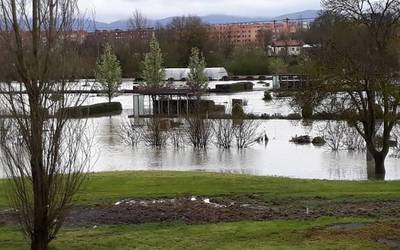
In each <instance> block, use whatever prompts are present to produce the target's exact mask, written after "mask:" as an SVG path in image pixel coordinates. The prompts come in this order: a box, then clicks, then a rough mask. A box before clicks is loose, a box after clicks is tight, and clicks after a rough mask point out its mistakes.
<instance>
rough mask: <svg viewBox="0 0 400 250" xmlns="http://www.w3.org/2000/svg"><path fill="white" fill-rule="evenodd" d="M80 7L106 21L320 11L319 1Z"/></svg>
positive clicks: (98, 0) (149, 1)
mask: <svg viewBox="0 0 400 250" xmlns="http://www.w3.org/2000/svg"><path fill="white" fill-rule="evenodd" d="M79 4H80V7H81V8H82V9H85V10H93V9H95V12H96V16H97V19H99V20H105V21H112V20H117V19H123V18H126V17H128V16H129V15H130V14H131V13H132V12H133V11H134V10H135V9H139V10H141V11H142V12H143V13H144V14H145V15H147V16H148V17H150V18H162V17H168V16H174V15H187V14H195V15H208V14H226V15H241V16H253V17H254V16H257V17H258V16H260V17H266V16H277V15H280V14H283V13H288V12H296V11H302V10H305V9H319V8H320V0H301V1H299V0H247V1H244V0H167V1H166V0H113V1H110V0H79Z"/></svg>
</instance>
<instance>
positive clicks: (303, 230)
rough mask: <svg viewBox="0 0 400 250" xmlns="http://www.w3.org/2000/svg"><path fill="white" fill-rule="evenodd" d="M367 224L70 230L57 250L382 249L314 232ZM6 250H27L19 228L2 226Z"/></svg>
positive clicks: (54, 246) (0, 231)
mask: <svg viewBox="0 0 400 250" xmlns="http://www.w3.org/2000/svg"><path fill="white" fill-rule="evenodd" d="M355 221H359V222H362V221H361V220H357V219H334V218H320V219H317V220H307V221H298V220H291V221H266V222H237V223H222V224H209V225H183V224H176V225H131V226H105V227H97V228H79V229H77V228H68V229H64V230H63V231H62V232H61V233H60V235H59V237H58V239H57V240H55V241H54V242H53V243H52V249H82V250H83V249H382V245H379V244H377V243H376V242H374V241H367V240H365V239H354V238H351V237H349V238H346V237H345V238H340V239H330V238H327V239H321V238H319V237H313V236H310V233H311V229H312V228H315V227H318V226H324V225H328V224H332V223H347V222H355ZM0 242H2V244H0V249H26V248H27V245H26V243H24V241H23V240H22V238H21V236H20V234H19V233H18V231H16V230H15V229H9V228H1V227H0Z"/></svg>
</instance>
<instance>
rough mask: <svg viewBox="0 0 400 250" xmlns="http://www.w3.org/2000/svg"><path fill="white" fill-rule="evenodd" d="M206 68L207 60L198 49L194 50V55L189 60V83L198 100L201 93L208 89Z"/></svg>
mask: <svg viewBox="0 0 400 250" xmlns="http://www.w3.org/2000/svg"><path fill="white" fill-rule="evenodd" d="M205 68H206V60H205V58H204V56H203V54H201V53H200V51H199V49H198V48H193V49H192V54H191V56H190V58H189V69H190V73H189V81H188V85H189V87H190V89H191V90H192V91H193V92H194V93H195V94H196V96H197V97H198V99H199V98H200V94H201V92H203V91H204V90H206V89H207V86H208V77H207V75H206V74H205V72H204V70H205Z"/></svg>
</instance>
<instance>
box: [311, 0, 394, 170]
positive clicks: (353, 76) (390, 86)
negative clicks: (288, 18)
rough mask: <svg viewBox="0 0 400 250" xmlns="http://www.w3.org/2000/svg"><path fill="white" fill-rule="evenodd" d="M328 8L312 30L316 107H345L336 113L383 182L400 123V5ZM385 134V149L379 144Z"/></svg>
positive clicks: (361, 2)
mask: <svg viewBox="0 0 400 250" xmlns="http://www.w3.org/2000/svg"><path fill="white" fill-rule="evenodd" d="M323 6H324V7H325V10H326V13H325V15H323V16H322V17H320V18H319V19H318V20H317V21H316V22H315V24H314V26H313V29H312V32H314V34H315V36H314V39H315V38H317V39H315V40H316V41H318V42H317V44H318V46H316V47H315V48H314V49H313V50H312V51H311V53H310V61H309V64H310V65H312V66H313V69H312V73H313V74H312V75H313V77H314V78H313V79H314V80H313V81H312V82H310V86H309V88H308V89H307V92H309V93H311V95H309V96H314V97H315V96H318V98H315V99H316V100H319V101H318V103H317V104H318V105H316V106H319V107H321V106H322V107H327V106H329V107H332V100H334V102H333V103H337V104H339V103H340V104H341V105H335V107H332V108H334V109H335V110H336V114H341V115H342V117H345V118H347V119H348V120H349V122H350V123H351V124H352V125H354V127H355V129H356V130H357V131H358V133H359V134H360V135H361V136H362V137H363V139H364V140H365V143H366V147H367V150H368V152H369V153H370V154H371V155H372V156H373V158H374V161H375V174H376V177H377V178H383V177H384V176H385V163H384V162H385V159H386V156H387V155H388V152H389V140H390V136H391V131H392V129H393V126H394V125H395V124H396V122H397V121H398V118H399V112H398V105H399V101H400V89H399V87H398V80H399V75H398V71H399V68H400V60H399V55H400V48H399V38H398V34H399V31H400V30H399V27H400V26H399V21H400V1H398V0H381V1H369V0H354V1H344V0H324V1H323ZM314 104H315V103H314ZM317 108H318V107H317ZM344 114H348V115H347V116H345V115H344ZM379 131H382V132H381V136H382V140H383V143H382V145H381V146H380V145H377V144H376V140H375V138H376V137H377V136H378V133H380V132H379Z"/></svg>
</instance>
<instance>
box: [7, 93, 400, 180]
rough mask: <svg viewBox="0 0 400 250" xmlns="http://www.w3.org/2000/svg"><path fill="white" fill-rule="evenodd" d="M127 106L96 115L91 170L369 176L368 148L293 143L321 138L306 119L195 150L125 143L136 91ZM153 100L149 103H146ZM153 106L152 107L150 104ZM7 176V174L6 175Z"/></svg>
mask: <svg viewBox="0 0 400 250" xmlns="http://www.w3.org/2000/svg"><path fill="white" fill-rule="evenodd" d="M204 98H205V99H210V100H214V101H215V102H216V103H217V104H224V105H226V106H227V112H229V109H230V105H231V100H232V99H237V98H239V99H245V100H247V106H246V107H245V110H246V111H247V112H250V113H255V114H263V113H268V114H274V113H281V114H288V113H291V112H293V111H292V110H291V108H290V107H289V105H288V104H287V102H285V101H273V102H264V101H263V100H262V98H263V90H258V91H253V92H242V93H234V94H210V95H208V96H205V97H204ZM105 101H107V100H106V98H105V97H99V96H95V95H93V96H91V97H90V98H89V99H88V101H87V102H88V103H91V104H93V103H99V102H105ZM113 101H119V102H121V103H122V105H123V109H124V111H123V112H122V114H121V115H117V116H111V117H100V118H91V119H90V122H89V124H90V125H91V128H92V129H94V134H95V146H94V147H93V150H94V155H95V161H93V162H94V163H93V166H92V168H91V171H93V172H103V171H124V170H173V171H207V172H218V173H239V174H249V175H258V176H283V177H291V178H304V179H330V180H366V179H367V178H368V174H367V161H366V155H365V152H347V151H339V152H337V153H334V152H331V151H329V150H328V149H327V148H326V147H316V146H313V145H295V144H292V143H290V142H289V140H290V139H291V137H293V136H295V135H304V134H309V135H311V136H316V135H317V133H318V131H316V129H315V127H316V126H317V125H318V122H314V124H313V126H309V125H304V124H303V123H302V122H301V121H287V120H268V121H261V123H262V124H261V127H260V132H265V133H266V134H267V135H268V137H269V139H270V140H269V142H268V144H267V145H265V144H264V143H262V144H255V145H253V146H252V147H250V148H248V149H244V150H241V151H240V150H237V149H236V148H233V149H230V150H220V149H218V148H216V147H214V146H212V145H211V146H210V147H209V148H208V150H206V151H196V150H193V149H192V148H191V147H190V146H189V145H188V146H187V147H186V148H183V149H179V150H176V149H174V148H173V147H166V148H163V149H153V148H149V147H146V146H142V145H139V146H138V147H131V146H128V145H125V144H124V143H123V142H122V139H121V137H120V135H119V130H120V126H121V123H123V122H124V121H126V120H127V119H128V118H127V117H128V115H131V114H132V112H133V111H132V109H133V104H132V96H131V95H122V96H119V97H116V98H114V99H113ZM145 104H147V102H145ZM146 108H148V106H147V107H146ZM386 168H387V174H386V179H387V180H398V179H400V161H399V160H398V159H396V158H388V159H387V161H386ZM0 176H1V173H0Z"/></svg>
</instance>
